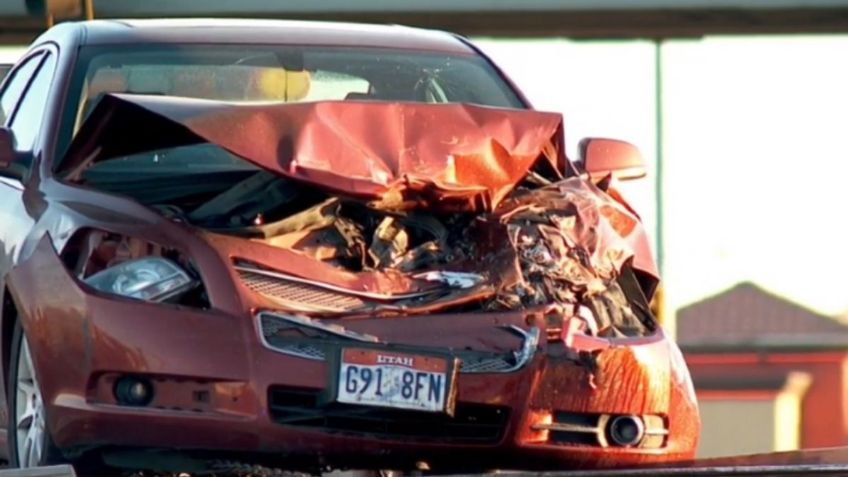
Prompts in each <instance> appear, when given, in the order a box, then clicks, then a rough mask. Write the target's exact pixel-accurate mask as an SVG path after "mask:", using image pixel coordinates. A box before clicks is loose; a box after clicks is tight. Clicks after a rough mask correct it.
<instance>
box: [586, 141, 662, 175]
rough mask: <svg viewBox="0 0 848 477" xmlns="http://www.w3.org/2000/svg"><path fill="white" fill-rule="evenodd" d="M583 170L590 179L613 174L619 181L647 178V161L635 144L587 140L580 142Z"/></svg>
mask: <svg viewBox="0 0 848 477" xmlns="http://www.w3.org/2000/svg"><path fill="white" fill-rule="evenodd" d="M580 157H581V159H582V163H583V170H584V171H586V173H587V174H589V177H590V178H602V177H604V176H607V175H610V174H612V176H613V177H615V178H616V179H618V180H630V179H641V178H642V177H645V175H646V174H647V172H646V171H645V161H644V160H643V159H642V153H640V152H639V149H638V148H636V146H634V145H633V144H630V143H629V142H625V141H619V140H617V139H604V138H586V139H583V140H582V141H580Z"/></svg>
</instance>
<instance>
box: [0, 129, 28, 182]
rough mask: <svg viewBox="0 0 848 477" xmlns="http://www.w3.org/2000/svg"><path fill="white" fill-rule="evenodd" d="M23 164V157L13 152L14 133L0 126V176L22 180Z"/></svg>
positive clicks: (24, 165) (24, 167)
mask: <svg viewBox="0 0 848 477" xmlns="http://www.w3.org/2000/svg"><path fill="white" fill-rule="evenodd" d="M25 162H26V161H24V155H23V154H21V153H19V152H18V151H16V150H15V133H13V132H12V130H11V129H9V128H5V127H2V126H0V176H3V177H10V178H12V179H18V180H23V178H24V174H26V170H27V164H25Z"/></svg>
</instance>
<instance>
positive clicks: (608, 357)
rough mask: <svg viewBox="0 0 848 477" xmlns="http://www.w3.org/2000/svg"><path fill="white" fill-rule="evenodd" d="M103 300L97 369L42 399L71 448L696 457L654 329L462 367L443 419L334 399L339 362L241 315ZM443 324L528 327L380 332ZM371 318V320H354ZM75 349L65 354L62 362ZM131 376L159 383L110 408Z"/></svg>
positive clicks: (443, 462) (680, 381)
mask: <svg viewBox="0 0 848 477" xmlns="http://www.w3.org/2000/svg"><path fill="white" fill-rule="evenodd" d="M100 305H101V306H95V307H92V308H90V309H93V310H97V313H95V314H92V315H90V316H89V320H90V326H91V328H90V329H91V335H92V337H95V338H94V339H92V340H91V341H90V348H89V349H88V351H87V352H88V353H90V359H91V366H90V369H89V370H88V372H87V373H85V374H80V375H79V376H77V377H76V379H61V381H63V382H61V383H59V384H54V385H52V386H50V390H49V391H48V392H46V393H45V394H46V395H45V399H46V400H47V402H49V403H50V404H49V405H48V411H47V413H48V418H49V426H50V429H51V431H52V434H53V438H54V440H55V442H56V444H57V445H58V446H59V447H60V448H63V449H66V450H67V451H69V452H80V451H85V450H89V449H92V448H97V447H103V448H134V449H139V448H151V449H181V450H189V451H218V452H227V453H232V454H262V457H263V458H265V459H269V460H271V461H274V460H276V459H284V458H290V459H294V460H299V461H304V462H306V463H308V464H310V465H314V464H319V463H320V464H322V465H332V466H340V467H345V466H363V465H365V466H367V465H374V461H373V460H370V459H373V457H375V456H379V457H380V463H379V465H380V466H386V465H387V463H389V462H393V463H395V465H399V466H412V465H413V464H414V463H415V462H418V461H427V462H428V463H430V465H431V466H433V467H434V468H436V467H441V468H452V469H455V468H477V469H479V468H495V467H497V468H510V467H512V468H530V467H541V468H551V467H563V466H567V467H582V466H589V465H591V466H592V467H599V466H601V467H612V466H620V465H634V464H640V463H655V462H664V461H670V460H679V459H688V458H691V457H692V454H693V451H694V445H695V442H694V438H693V437H692V435H691V429H692V428H693V427H695V425H696V422H697V411H696V408H695V404H694V401H693V400H692V397H691V395H688V391H687V388H688V387H689V386H690V385H689V383H688V375H687V374H686V371H685V369H673V368H674V367H675V362H676V360H675V359H674V357H673V355H674V354H675V353H677V350H676V347H675V346H674V345H673V344H672V343H670V342H669V341H668V340H666V339H665V338H664V337H663V336H662V334H659V335H657V336H654V337H652V338H646V339H642V340H628V341H630V343H627V344H625V343H620V344H619V345H618V346H615V347H613V348H610V349H608V350H606V351H603V352H601V353H600V354H599V355H598V357H597V366H598V368H597V370H595V371H594V372H592V371H590V370H589V369H588V367H587V366H586V365H585V364H580V363H577V362H575V361H574V360H571V359H565V358H562V357H556V356H553V353H552V352H551V350H550V349H549V346H548V343H544V342H543V343H539V344H538V349H537V350H536V352H535V353H534V356H533V357H532V359H530V360H528V361H527V362H526V363H524V364H523V365H522V366H521V367H520V369H516V370H511V371H509V372H483V373H460V374H459V376H458V379H457V412H456V415H455V416H454V417H452V418H449V417H447V416H443V415H430V414H423V415H422V413H420V412H414V411H400V412H391V411H383V410H381V409H379V408H358V409H357V407H356V406H339V405H338V404H332V403H329V404H328V403H327V402H326V401H327V400H328V399H327V397H328V396H327V395H326V393H325V392H324V390H325V389H326V388H327V387H328V383H329V381H330V376H331V375H332V366H333V364H332V362H333V361H332V360H324V359H309V358H305V357H296V356H291V355H289V354H286V353H281V352H279V350H275V349H274V347H273V346H269V343H268V342H267V341H265V340H263V339H262V337H261V335H260V334H258V333H256V332H255V328H253V327H252V326H249V327H245V326H243V325H244V322H245V320H244V319H243V318H241V317H235V316H226V315H210V314H207V313H200V312H195V311H188V310H176V309H165V308H163V307H161V306H153V305H147V304H142V303H139V304H131V305H130V304H128V303H121V302H115V301H110V300H103V302H102V303H101V304H100ZM128 306H129V307H143V308H147V307H150V310H149V311H150V312H154V308H155V314H151V315H150V316H149V318H148V319H146V320H145V322H144V324H143V326H141V325H140V323H139V319H138V315H139V314H144V313H136V312H132V313H128V312H127V311H126V310H125V309H124V308H125V307H128ZM384 320H386V319H384ZM472 320H474V321H475V322H476V323H474V324H473V325H472ZM413 321H415V322H418V325H412V322H413ZM448 321H450V323H451V324H452V325H453V326H455V327H456V329H458V330H461V329H463V328H478V327H481V328H482V327H489V328H492V329H498V328H502V327H504V326H516V327H518V326H523V327H525V328H526V324H524V323H522V321H523V320H522V317H521V315H518V314H500V315H499V314H480V315H456V316H421V317H411V318H403V319H389V320H386V326H385V328H387V329H386V330H384V331H383V335H384V336H385V335H390V336H391V338H394V340H396V341H400V342H406V343H409V342H415V341H423V342H425V344H426V345H433V344H434V342H437V341H439V337H438V335H440V334H445V336H447V335H450V338H447V337H444V338H443V341H446V342H449V341H451V340H456V339H457V338H456V335H455V334H454V333H450V332H449V331H448V330H445V331H444V332H443V333H433V332H432V331H431V332H430V333H429V334H428V333H423V329H418V328H419V326H420V324H421V323H420V322H426V324H427V326H426V327H427V328H428V329H432V328H433V327H434V325H435V324H436V323H447V322H448ZM389 322H391V325H390V326H388V323H389ZM404 322H407V323H404ZM404 324H407V325H409V326H403V325H404ZM376 325H377V323H376V320H374V321H368V320H366V321H363V322H362V324H360V326H359V327H358V328H360V329H361V331H363V332H369V331H375V329H374V328H375V326H376ZM403 328H408V331H406V332H404V331H403ZM394 340H393V341H394ZM518 342H524V343H526V342H527V340H526V339H524V340H523V341H522V340H519V341H518ZM511 343H513V342H511ZM342 346H356V345H355V344H351V343H350V342H336V343H333V344H330V345H328V349H333V348H336V349H340V348H341V347H342ZM369 346H380V345H369ZM495 347H497V345H496V346H495ZM516 348H517V347H516ZM142 350H143V351H142ZM84 352H85V350H83V349H79V350H75V349H73V348H71V349H65V351H64V352H63V353H62V354H63V356H62V358H61V359H62V360H63V361H68V360H72V359H78V357H79V356H81V354H76V353H84ZM58 357H59V356H57V358H58ZM125 375H131V376H140V377H145V378H148V379H150V380H151V381H152V382H153V384H154V389H155V391H156V397H155V398H154V400H153V402H152V403H151V404H150V405H149V406H148V407H144V408H139V407H127V406H120V405H118V404H117V403H116V401H115V398H114V396H113V388H114V382H115V380H116V379H117V378H118V377H120V376H125ZM56 379H58V378H56V377H55V376H54V381H55V380H56ZM58 389H61V391H58ZM351 408H353V409H351ZM563 415H565V416H577V418H578V419H581V418H585V419H588V420H589V421H591V420H592V419H596V421H595V422H597V420H603V419H604V416H615V415H637V416H656V417H657V418H659V419H661V422H662V423H663V427H664V429H665V430H666V431H667V432H668V435H667V436H663V437H661V444H659V445H653V446H651V447H649V448H640V447H615V446H612V445H609V444H608V443H607V444H606V445H605V444H604V443H602V442H597V441H593V440H592V439H591V438H590V437H591V433H586V432H584V433H582V434H579V435H571V436H569V435H568V434H567V433H563V432H558V431H556V429H557V428H556V426H554V427H553V428H552V427H551V424H552V423H553V424H556V422H557V420H559V419H560V417H559V416H563ZM567 419H568V418H567V417H566V420H567ZM584 422H585V421H584ZM128 430H131V431H128ZM603 431H604V430H603V426H601V430H600V432H601V434H603Z"/></svg>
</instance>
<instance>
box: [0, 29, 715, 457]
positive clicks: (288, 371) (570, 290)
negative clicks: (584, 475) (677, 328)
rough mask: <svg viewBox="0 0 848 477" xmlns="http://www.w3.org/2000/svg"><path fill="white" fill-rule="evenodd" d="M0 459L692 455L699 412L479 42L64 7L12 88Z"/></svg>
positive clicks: (1, 94)
mask: <svg viewBox="0 0 848 477" xmlns="http://www.w3.org/2000/svg"><path fill="white" fill-rule="evenodd" d="M0 103H2V111H0V113H1V114H2V116H0V119H2V122H3V124H5V127H3V128H2V129H0V176H2V177H0V223H2V224H3V227H2V228H0V245H2V246H1V247H0V293H2V328H0V329H2V333H0V348H1V349H2V358H3V370H4V373H5V374H4V379H3V381H2V382H3V383H5V385H6V387H5V392H2V393H0V396H3V397H4V398H5V399H6V406H2V409H4V411H6V412H5V413H3V414H2V415H0V418H2V419H3V420H4V421H5V422H6V423H7V426H6V429H7V431H5V432H4V433H2V434H0V436H1V437H2V438H3V439H5V441H6V443H7V444H8V445H7V446H4V447H3V448H4V449H8V450H7V451H5V452H7V453H8V454H7V457H8V459H9V461H10V462H11V464H12V465H13V466H22V467H26V466H34V465H40V464H48V463H55V462H61V461H71V462H76V463H80V464H91V465H103V464H105V465H108V466H113V467H120V468H127V469H149V470H159V471H189V472H192V471H195V472H196V471H225V470H226V469H228V468H230V467H232V466H238V465H241V464H242V463H249V464H260V465H267V466H274V467H284V468H289V469H305V470H318V469H326V468H362V469H369V468H370V469H431V470H432V471H437V472H440V471H445V472H447V471H459V470H485V469H493V468H520V469H526V468H576V467H612V466H625V465H634V464H647V463H657V462H665V461H671V460H680V459H689V458H691V457H692V456H693V454H694V450H695V446H696V441H697V435H698V431H699V426H700V423H699V418H698V411H697V405H696V403H695V399H694V395H693V392H692V385H691V381H690V378H689V374H688V371H687V369H686V367H685V364H684V363H683V361H682V359H681V355H680V352H679V350H678V348H677V346H676V345H675V344H674V343H673V342H672V341H671V340H669V339H668V338H666V337H665V336H664V334H663V331H662V329H661V328H660V326H658V324H657V322H656V320H655V318H654V317H653V315H652V314H651V311H650V307H649V302H650V300H651V298H652V295H653V293H654V289H655V287H656V285H657V282H658V278H657V272H656V267H655V265H654V262H653V261H652V258H651V255H650V252H649V248H648V245H647V244H648V240H647V237H646V235H645V233H644V230H643V228H642V225H641V223H640V222H639V218H638V216H637V215H636V213H635V212H633V211H632V209H631V208H630V207H629V206H628V205H627V204H626V203H625V202H624V201H623V199H621V197H620V196H619V195H618V194H617V193H615V190H614V189H613V188H611V187H610V186H611V184H612V183H613V182H614V179H616V177H619V178H627V177H632V176H634V175H638V173H639V171H640V168H641V166H642V164H641V159H640V157H639V155H638V152H637V151H636V150H635V148H633V147H632V146H630V145H629V144H626V143H622V142H619V141H613V140H606V139H590V140H586V141H584V142H583V143H582V151H583V157H582V158H581V160H580V161H575V162H572V161H569V160H568V159H567V158H566V157H565V153H564V148H563V125H562V118H561V116H560V115H558V114H552V113H543V112H537V111H533V110H532V109H531V108H530V105H529V104H528V102H527V100H526V99H525V98H524V97H523V96H522V95H521V93H520V92H519V91H518V90H517V89H516V87H515V86H514V85H512V84H511V83H510V81H509V80H508V79H507V78H506V77H505V76H504V75H503V73H502V72H501V71H500V70H499V69H498V68H497V67H496V66H495V65H494V64H492V62H491V61H490V60H489V59H488V58H486V57H485V56H484V55H483V54H482V53H481V52H480V51H479V50H477V49H476V48H475V47H474V46H473V45H472V44H471V43H469V42H468V41H467V40H466V39H464V38H461V37H458V36H454V35H451V34H448V33H442V32H432V31H425V30H417V29H411V28H404V27H397V26H362V25H347V24H332V23H304V22H283V21H258V20H257V21H252V20H220V21H212V20H202V21H201V20H197V21H195V20H174V21H166V20H163V21H159V20H149V21H94V22H85V23H66V24H60V25H58V26H56V27H54V28H52V29H50V30H49V31H48V32H46V33H45V34H44V35H42V36H41V37H40V38H38V39H37V40H36V42H35V43H34V44H33V45H32V47H31V48H30V50H29V52H28V53H27V54H26V55H25V56H24V57H23V58H22V59H21V60H20V62H18V63H17V65H16V66H15V67H14V69H13V70H12V71H11V72H10V73H9V75H8V77H7V78H6V79H5V81H4V83H3V85H2V89H0Z"/></svg>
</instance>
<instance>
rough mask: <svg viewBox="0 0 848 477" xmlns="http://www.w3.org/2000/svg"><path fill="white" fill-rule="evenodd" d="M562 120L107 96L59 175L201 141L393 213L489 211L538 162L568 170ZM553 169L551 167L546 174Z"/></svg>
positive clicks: (369, 105)
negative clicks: (417, 208) (419, 209)
mask: <svg viewBox="0 0 848 477" xmlns="http://www.w3.org/2000/svg"><path fill="white" fill-rule="evenodd" d="M562 136H563V135H562V117H561V115H559V114H554V113H543V112H537V111H530V110H511V109H499V108H490V107H482V106H473V105H468V104H422V103H400V102H393V103H384V102H369V101H330V102H313V103H298V104H285V103H261V104H245V103H230V102H220V101H209V100H199V99H190V98H175V97H162V96H148V95H106V96H104V97H103V99H102V100H101V101H100V102H99V103H98V105H97V107H96V108H95V109H94V110H93V111H92V113H91V115H90V116H89V118H88V119H87V120H86V121H85V123H84V124H83V126H82V128H81V130H80V131H79V133H78V134H77V135H76V138H75V139H74V141H73V143H72V144H71V146H70V148H69V150H68V153H67V155H66V156H65V159H64V161H63V162H62V163H61V166H60V169H59V173H60V174H62V175H65V176H66V177H67V178H68V179H70V180H75V179H76V178H78V177H79V175H80V174H81V173H82V171H83V170H84V169H85V168H86V167H87V166H89V165H90V164H92V163H94V162H97V161H102V160H107V159H110V158H115V157H120V156H124V155H129V154H135V153H141V152H145V151H152V150H156V149H162V148H169V147H177V146H182V145H190V144H196V143H202V142H208V143H212V144H216V145H218V146H220V147H222V148H224V149H226V150H227V151H229V152H231V153H233V154H235V155H237V156H239V157H241V158H243V159H245V160H247V161H249V162H251V163H253V164H255V165H257V166H259V167H262V168H264V169H267V170H270V171H274V172H277V173H280V174H283V175H285V176H287V177H290V178H292V179H296V180H299V181H303V182H306V183H311V184H314V185H316V186H318V187H321V188H322V189H325V190H332V191H337V192H341V193H345V194H348V195H353V196H357V197H361V198H366V199H369V200H373V201H375V202H376V203H381V204H385V205H387V206H389V207H392V208H405V207H409V206H412V205H416V204H417V205H419V206H420V205H424V206H429V207H438V208H441V209H443V210H493V209H494V208H495V207H496V206H497V205H498V204H499V203H500V202H501V201H502V200H503V199H504V198H505V197H506V196H507V195H508V194H509V193H510V192H511V191H512V189H513V188H514V187H515V185H516V184H517V183H518V182H519V181H521V180H522V179H523V178H524V177H525V176H526V175H527V173H528V172H529V171H530V170H531V168H533V167H539V163H540V162H541V163H542V164H544V165H546V168H547V169H549V171H548V172H552V173H553V174H557V175H562V174H563V173H564V171H565V170H566V167H568V166H567V160H566V159H565V156H564V153H563V152H562V151H563V150H564V148H563V139H562ZM547 166H549V167H547Z"/></svg>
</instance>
